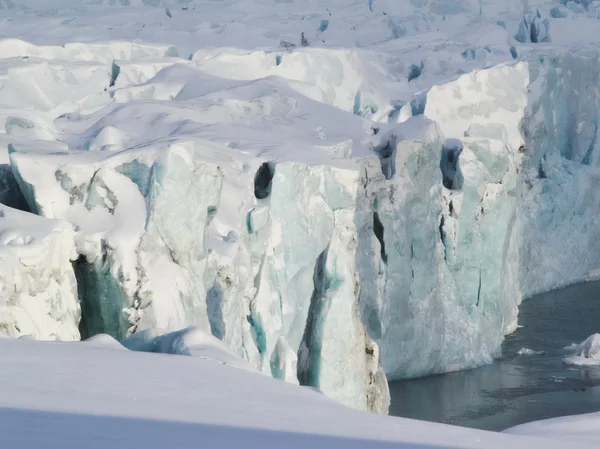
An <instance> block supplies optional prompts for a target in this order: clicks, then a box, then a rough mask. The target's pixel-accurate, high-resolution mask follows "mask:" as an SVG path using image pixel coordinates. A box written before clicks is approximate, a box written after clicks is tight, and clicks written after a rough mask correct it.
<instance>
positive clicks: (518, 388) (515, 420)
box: [390, 282, 600, 430]
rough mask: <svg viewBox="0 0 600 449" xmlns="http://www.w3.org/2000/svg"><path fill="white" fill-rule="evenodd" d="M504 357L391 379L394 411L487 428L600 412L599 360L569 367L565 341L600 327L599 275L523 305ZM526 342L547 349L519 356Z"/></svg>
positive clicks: (527, 345) (574, 340) (578, 339)
mask: <svg viewBox="0 0 600 449" xmlns="http://www.w3.org/2000/svg"><path fill="white" fill-rule="evenodd" d="M519 325H520V326H521V327H519V329H517V331H516V332H515V333H514V334H512V335H509V336H508V337H507V338H506V340H505V342H504V344H503V346H502V354H503V356H502V358H501V359H499V360H497V361H495V362H494V363H493V364H491V365H488V366H485V367H482V368H478V369H474V370H469V371H462V372H455V373H448V374H443V375H439V376H432V377H427V378H423V379H415V380H406V381H399V382H391V383H390V391H391V396H392V405H391V407H390V415H394V416H403V417H407V418H415V419H421V420H426V421H435V422H441V423H447V424H454V425H459V426H465V427H474V428H479V429H487V430H503V429H506V428H508V427H512V426H516V425H518V424H523V423H526V422H531V421H536V420H540V419H546V418H553V417H558V416H565V415H574V414H579V413H590V412H595V411H600V367H573V366H567V365H565V364H564V363H563V362H562V359H563V357H564V356H565V355H567V351H566V350H565V349H564V348H565V347H567V346H569V345H571V344H572V343H581V342H582V341H583V340H585V339H586V338H587V337H589V336H590V335H592V334H594V333H597V332H598V333H600V282H589V283H585V284H579V285H574V286H571V287H567V288H565V289H562V290H557V291H553V292H550V293H545V294H542V295H539V296H536V297H533V298H531V299H528V300H526V301H524V302H523V304H521V307H520V311H519ZM521 348H527V349H532V350H534V351H537V352H543V354H537V355H519V354H518V352H519V350H520V349H521Z"/></svg>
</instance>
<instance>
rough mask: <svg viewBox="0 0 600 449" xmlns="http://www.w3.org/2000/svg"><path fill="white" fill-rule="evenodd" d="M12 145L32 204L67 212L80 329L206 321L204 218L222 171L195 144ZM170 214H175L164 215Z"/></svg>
mask: <svg viewBox="0 0 600 449" xmlns="http://www.w3.org/2000/svg"><path fill="white" fill-rule="evenodd" d="M97 154H98V156H99V157H96V158H93V159H95V160H90V159H89V158H87V157H86V156H88V154H87V153H84V154H80V155H79V161H76V159H77V156H76V155H74V154H72V155H69V157H68V158H65V156H64V155H63V154H48V155H44V156H42V155H39V154H32V153H27V152H22V153H19V152H13V153H11V164H12V167H13V169H14V170H15V173H16V178H17V181H18V182H19V183H20V185H21V186H22V190H23V192H24V194H25V197H26V199H27V200H28V202H29V204H30V206H31V208H32V210H34V211H36V212H37V213H38V214H40V215H43V216H46V217H48V218H58V219H65V220H70V221H71V223H73V225H74V226H75V229H76V230H77V236H76V238H75V244H76V247H77V252H78V254H79V258H78V259H77V261H76V262H75V263H74V267H75V272H76V274H77V278H78V288H79V295H80V297H81V304H82V309H83V318H82V323H81V325H80V328H81V330H82V334H83V336H84V337H86V336H91V335H94V334H97V333H109V334H110V335H112V336H114V337H115V338H118V339H122V338H124V337H126V336H129V335H130V334H131V333H133V332H135V330H136V329H138V328H140V329H144V328H147V327H165V328H181V327H185V325H186V323H190V324H197V325H199V326H201V327H203V328H205V329H208V318H207V314H206V306H205V291H206V289H205V287H204V279H203V273H204V266H205V259H206V255H207V249H206V248H205V246H204V243H205V235H204V233H205V226H203V224H208V221H209V217H210V215H211V213H212V212H213V211H214V210H216V206H215V204H216V200H217V199H218V196H219V191H220V183H221V174H220V172H219V169H218V167H217V166H214V165H211V164H205V163H201V162H199V161H198V160H197V159H196V158H195V155H194V150H193V147H191V146H190V145H186V144H185V143H176V144H173V145H171V146H167V147H166V148H161V147H159V148H155V149H142V150H131V151H126V152H121V153H117V154H108V155H106V156H104V154H103V153H97ZM173 217H179V218H178V219H177V220H172V218H173Z"/></svg>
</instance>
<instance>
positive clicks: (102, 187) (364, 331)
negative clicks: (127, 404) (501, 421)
mask: <svg viewBox="0 0 600 449" xmlns="http://www.w3.org/2000/svg"><path fill="white" fill-rule="evenodd" d="M0 5H1V6H2V7H4V9H3V14H4V13H6V15H3V16H2V19H0V27H1V29H2V32H3V33H4V35H5V38H3V39H0V58H1V60H0V143H1V144H2V145H5V146H6V148H7V150H8V151H9V152H10V156H8V153H7V156H6V157H5V159H4V160H3V161H2V162H4V165H3V166H2V167H3V169H2V170H3V171H1V172H0V173H2V174H3V179H2V184H1V186H2V189H0V193H1V194H2V201H3V202H5V203H6V204H7V205H10V206H12V207H16V208H21V209H27V208H28V209H29V210H30V211H31V212H33V213H35V214H37V215H41V216H42V217H43V218H42V217H31V216H30V215H23V217H24V218H23V221H24V222H26V221H27V220H30V219H31V220H34V219H35V220H42V221H43V223H46V226H53V225H51V223H53V224H56V226H58V224H57V223H61V226H62V225H64V226H65V232H64V233H63V234H64V235H63V234H60V233H58V231H56V232H53V233H51V235H52V236H54V237H56V236H57V234H60V235H61V236H62V237H64V241H62V243H61V251H63V252H61V253H59V252H55V251H47V253H46V255H45V257H41V256H40V257H39V259H38V260H36V262H35V264H34V265H35V266H33V267H32V268H31V271H32V273H33V274H29V272H28V271H26V270H25V269H24V268H21V269H20V270H18V269H17V270H16V273H17V274H16V275H15V276H16V277H15V279H11V280H10V282H11V283H14V284H15V285H17V286H20V285H24V284H26V283H27V276H33V278H34V279H35V280H36V282H37V280H38V277H39V276H42V277H41V278H42V279H45V278H44V277H43V276H46V275H47V271H48V270H47V267H49V266H51V267H52V269H53V270H54V271H52V274H51V276H50V281H49V282H50V284H52V285H51V289H50V293H48V292H46V293H47V294H48V295H49V296H50V299H47V300H46V299H44V298H42V297H41V296H37V297H36V300H37V301H39V302H40V303H44V302H48V301H52V300H53V299H52V298H55V296H54V294H53V293H52V292H54V291H55V290H56V289H61V291H64V293H63V294H62V296H61V299H62V300H63V301H64V303H65V305H64V307H63V306H60V305H59V306H56V304H54V303H52V304H50V306H49V307H46V306H44V307H46V308H47V309H48V310H49V311H48V312H43V313H41V317H40V318H39V320H46V321H48V322H49V323H50V322H51V324H48V323H46V324H43V325H42V324H40V322H37V321H36V320H38V319H37V318H36V319H34V321H36V322H35V325H36V326H38V327H44V328H45V329H50V328H52V327H53V326H54V327H56V329H54V330H51V331H48V332H41V331H40V332H34V331H32V330H29V329H25V328H24V327H21V325H20V324H18V323H17V321H19V320H22V318H19V317H18V316H17V315H10V314H9V315H7V316H8V319H7V320H5V321H7V323H6V324H3V326H4V327H11V326H12V327H11V329H13V328H14V331H11V332H10V334H11V335H15V336H19V335H26V334H33V335H34V336H35V337H37V338H43V339H46V338H58V339H69V340H71V339H72V340H75V339H78V338H79V336H80V335H79V332H77V331H76V330H75V329H76V328H77V326H79V331H80V333H81V335H82V336H83V337H87V336H91V335H94V334H97V333H109V334H111V335H112V336H113V337H115V338H117V339H123V338H127V337H129V336H131V335H132V334H134V333H135V332H138V331H143V330H146V329H150V328H155V327H159V328H164V329H165V330H167V331H176V330H179V329H182V328H185V327H187V326H189V325H197V326H199V327H200V328H201V329H203V330H204V331H207V332H211V333H212V334H213V335H214V336H215V337H217V338H219V339H221V340H222V341H223V342H224V343H225V344H226V345H227V346H228V347H229V348H230V349H231V350H232V351H233V352H234V353H236V354H237V355H239V356H241V357H242V358H243V359H244V360H246V361H247V362H248V363H249V365H250V366H252V367H254V368H256V369H257V370H259V371H260V372H263V373H267V374H270V375H272V376H274V377H277V378H281V379H285V380H287V381H289V382H291V383H302V384H305V385H310V386H314V387H317V388H319V389H320V390H321V391H323V392H324V393H325V394H326V395H328V396H329V397H331V398H334V399H337V400H339V401H341V402H343V403H345V404H347V405H350V406H353V407H355V408H359V409H370V410H375V411H380V412H385V411H386V410H387V402H388V400H389V397H388V394H387V385H386V376H387V378H388V379H400V378H407V377H417V376H423V375H428V374H433V373H440V372H446V371H451V370H457V369H464V368H470V367H474V366H478V365H481V364H484V363H488V362H490V361H491V360H492V359H493V358H494V357H497V356H499V355H500V344H501V342H502V338H503V335H505V334H506V333H508V332H510V331H512V330H513V329H514V328H515V326H516V317H517V307H518V304H519V303H520V301H521V300H522V299H523V298H524V297H528V296H530V295H532V294H534V293H538V292H542V291H546V290H550V289H553V288H556V287H559V286H561V285H565V284H568V283H572V282H576V281H580V280H585V279H588V278H591V277H594V276H595V274H594V273H597V270H598V269H600V247H599V245H600V243H599V242H600V238H598V233H599V232H600V225H599V224H598V222H597V220H596V216H597V211H598V207H599V206H600V205H599V204H598V203H599V202H600V194H599V193H598V192H597V189H596V188H595V186H596V184H597V183H596V181H597V179H598V175H599V174H600V171H599V164H600V161H599V158H598V147H597V138H598V137H597V136H598V135H597V126H598V101H599V97H600V96H599V92H598V88H597V87H596V86H597V85H598V81H599V80H598V76H599V75H598V73H600V71H599V70H598V68H599V67H598V53H597V51H596V49H595V46H594V45H593V44H591V43H590V42H589V41H590V40H591V39H597V37H595V36H600V33H599V32H598V31H600V20H598V19H597V12H596V5H595V3H591V4H588V3H587V2H585V3H574V2H569V3H568V4H566V5H562V4H560V2H555V1H551V0H548V1H545V0H539V1H530V2H529V6H528V8H526V9H525V10H524V9H523V8H524V6H523V5H522V3H521V2H520V1H508V2H497V1H491V0H489V1H488V0H486V1H468V0H452V1H429V2H427V1H411V2H396V1H391V0H385V1H383V0H380V1H378V0H374V1H352V2H337V1H334V0H329V1H326V2H322V1H320V2H316V1H314V2H311V1H309V2H275V3H274V2H270V1H258V0H257V1H252V0H244V1H237V2H222V3H214V2H194V1H162V0H160V1H146V0H141V1H120V2H114V1H89V2H83V3H81V2H75V1H74V0H61V1H58V0H57V1H53V2H51V4H50V3H48V2H46V1H42V0H11V1H0ZM465 29H468V30H469V31H468V32H466V33H465V32H464V30H465ZM581 29H585V30H586V33H584V34H582V33H581V31H580V30H581ZM584 43H585V44H587V45H583V44H584ZM8 164H10V167H11V170H12V173H13V174H11V172H9V169H8V167H9V165H8ZM25 202H26V203H25ZM15 213H16V212H15ZM23 214H25V213H23ZM50 220H55V221H50ZM48 232H49V231H48ZM25 240H27V239H25ZM48 241H50V242H51V241H52V239H51V238H48ZM59 254H60V255H59ZM51 256H52V257H54V258H55V259H56V260H55V261H54V262H55V263H54V264H52V263H50V264H49V262H48V260H49V259H50V258H51ZM58 259H60V260H58ZM70 261H71V262H73V271H71V270H70V267H69V262H70ZM22 266H24V265H23V264H21V265H16V267H18V268H19V267H22ZM38 273H41V274H38ZM74 275H75V276H76V278H77V290H78V295H79V303H80V305H78V304H77V302H76V301H75V300H74V293H73V285H74V282H73V276H74ZM54 284H57V285H54ZM11 285H12V284H11ZM39 290H40V289H39V288H37V287H36V289H34V291H35V292H37V291H39ZM30 296H32V294H30V293H19V294H18V295H16V296H14V299H12V300H11V301H7V302H8V303H9V304H8V306H9V307H11V308H12V309H11V312H10V313H16V312H14V311H12V310H13V309H14V310H21V309H24V310H27V308H28V307H29V306H27V305H26V304H28V303H29V302H30V301H31V298H30ZM42 296H43V295H42ZM13 303H15V304H16V307H15V304H13ZM79 307H80V308H81V320H79ZM42 309H43V310H46V309H44V308H42ZM36 310H37V311H38V312H39V309H37V308H36ZM13 316H14V318H13ZM65 317H67V318H65ZM31 326H33V325H30V327H31Z"/></svg>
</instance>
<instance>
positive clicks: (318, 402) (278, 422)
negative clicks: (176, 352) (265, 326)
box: [0, 338, 595, 449]
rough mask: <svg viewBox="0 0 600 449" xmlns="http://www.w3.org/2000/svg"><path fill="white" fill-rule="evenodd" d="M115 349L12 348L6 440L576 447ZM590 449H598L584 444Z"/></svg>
mask: <svg viewBox="0 0 600 449" xmlns="http://www.w3.org/2000/svg"><path fill="white" fill-rule="evenodd" d="M116 345H118V343H116V342H114V340H113V341H112V342H111V341H110V339H107V338H102V339H95V340H94V341H91V342H83V343H62V342H35V341H23V340H9V339H0V354H1V355H0V360H1V363H2V366H3V369H2V370H1V372H0V396H1V397H2V407H1V408H0V417H1V419H0V429H1V431H2V444H3V445H4V446H5V447H10V448H12V449H25V448H27V449H38V448H39V449H42V448H44V449H54V448H56V449H58V448H62V449H67V448H80V447H86V448H90V449H96V448H97V449H104V448H106V447H110V448H114V449H120V448H131V447H132V446H133V447H143V448H148V449H153V448H164V447H177V448H192V447H199V446H202V447H205V446H207V447H213V448H232V447H239V446H244V447H248V448H266V447H287V448H306V447H314V448H330V447H344V448H362V447H375V448H379V447H381V448H387V447H395V448H400V449H467V448H473V449H475V448H485V449H500V448H505V447H507V446H510V447H512V448H515V449H521V448H523V449H525V448H528V449H538V448H540V449H541V448H544V449H562V448H564V447H565V446H564V445H565V443H564V442H561V441H555V440H554V441H553V440H549V439H544V438H542V437H536V438H533V437H521V436H512V435H505V434H497V433H491V432H482V431H476V430H471V429H463V428H458V427H450V426H444V425H438V424H430V423H424V422H419V421H412V420H405V419H399V418H390V417H381V416H377V415H374V414H367V413H361V412H358V411H355V410H351V409H349V408H346V407H344V406H342V405H339V404H337V403H335V402H334V401H332V400H330V399H328V398H326V397H325V396H324V395H322V394H320V393H318V392H315V391H314V390H312V389H309V388H306V387H300V386H296V385H291V384H288V383H286V382H281V381H278V380H275V379H272V378H270V377H268V376H264V375H261V374H259V373H251V372H248V371H247V370H243V369H239V368H236V367H232V366H229V365H227V364H224V363H222V362H220V361H219V357H220V353H221V351H220V350H219V348H218V347H217V346H213V347H212V350H209V353H208V355H209V356H212V359H210V358H204V359H201V358H194V357H178V356H169V355H160V354H143V353H136V352H130V351H128V350H125V349H124V348H118V347H117V346H116ZM577 447H578V448H581V449H585V448H587V447H589V448H592V447H595V446H594V445H592V444H588V445H586V442H585V441H581V442H580V443H578V445H577Z"/></svg>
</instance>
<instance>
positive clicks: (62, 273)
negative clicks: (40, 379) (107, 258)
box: [0, 206, 80, 340]
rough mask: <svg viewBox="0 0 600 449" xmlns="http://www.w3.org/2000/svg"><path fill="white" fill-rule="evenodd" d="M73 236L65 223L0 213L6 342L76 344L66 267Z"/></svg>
mask: <svg viewBox="0 0 600 449" xmlns="http://www.w3.org/2000/svg"><path fill="white" fill-rule="evenodd" d="M75 257H76V253H75V232H74V231H73V228H72V226H71V225H70V224H69V223H67V222H66V221H59V220H49V219H45V218H43V217H38V216H35V215H33V214H29V213H27V212H22V211H19V210H16V209H12V208H10V207H8V206H1V207H0V269H1V271H0V273H1V274H0V331H1V332H2V333H3V334H5V335H8V336H10V337H22V336H30V337H33V338H36V339H41V340H79V330H78V329H77V323H78V322H79V317H80V306H79V300H78V297H77V284H76V282H75V275H74V274H73V269H72V267H71V260H72V259H74V258H75Z"/></svg>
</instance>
